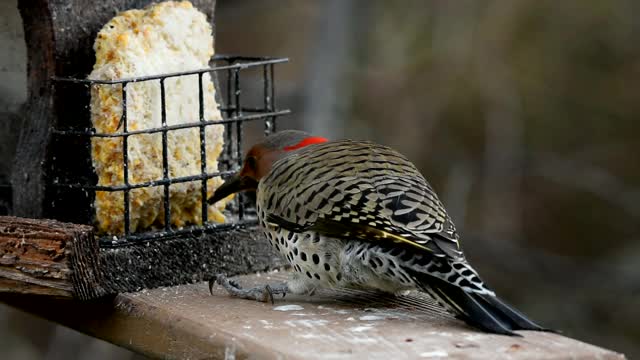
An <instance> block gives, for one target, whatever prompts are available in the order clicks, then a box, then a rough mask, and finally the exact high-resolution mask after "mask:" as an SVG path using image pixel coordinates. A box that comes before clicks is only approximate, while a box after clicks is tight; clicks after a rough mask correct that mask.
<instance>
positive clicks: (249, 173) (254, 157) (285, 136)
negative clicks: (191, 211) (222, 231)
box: [207, 130, 327, 204]
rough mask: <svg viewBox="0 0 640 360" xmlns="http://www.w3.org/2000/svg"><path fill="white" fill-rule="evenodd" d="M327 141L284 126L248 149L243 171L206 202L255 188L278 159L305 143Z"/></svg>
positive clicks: (226, 182)
mask: <svg viewBox="0 0 640 360" xmlns="http://www.w3.org/2000/svg"><path fill="white" fill-rule="evenodd" d="M326 141H327V139H325V138H323V137H318V136H312V135H311V134H309V133H306V132H304V131H298V130H284V131H280V132H277V133H274V134H272V135H269V136H267V137H266V138H264V139H263V140H262V141H261V142H259V143H257V144H255V145H253V146H252V147H251V149H249V152H247V155H246V156H245V158H244V161H243V163H242V169H240V172H238V173H237V174H236V175H234V176H232V177H230V178H229V179H227V180H226V181H225V182H224V183H223V184H222V185H220V187H219V188H218V189H217V190H216V191H215V192H214V193H213V196H211V197H210V198H209V200H207V202H208V203H209V204H214V203H216V202H218V201H220V200H222V199H224V198H226V197H227V196H229V195H231V194H234V193H237V192H240V191H255V190H256V189H257V188H258V183H259V182H260V179H262V178H263V177H264V176H265V175H267V174H268V173H269V171H271V167H272V166H273V164H274V163H275V162H276V161H278V160H280V159H282V158H283V157H286V156H288V155H289V154H291V153H293V152H295V151H296V150H298V149H301V148H303V147H305V146H308V145H313V144H318V143H323V142H326Z"/></svg>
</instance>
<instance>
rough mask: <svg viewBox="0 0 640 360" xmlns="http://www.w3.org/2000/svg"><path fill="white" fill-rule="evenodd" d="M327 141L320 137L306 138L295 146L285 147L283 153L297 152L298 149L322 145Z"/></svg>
mask: <svg viewBox="0 0 640 360" xmlns="http://www.w3.org/2000/svg"><path fill="white" fill-rule="evenodd" d="M327 141H329V140H328V139H326V138H323V137H320V136H309V137H308V138H304V139H302V141H300V142H299V143H297V144H295V145H291V146H285V148H284V151H293V150H298V149H300V148H303V147H305V146H309V145H313V144H320V143H324V142H327Z"/></svg>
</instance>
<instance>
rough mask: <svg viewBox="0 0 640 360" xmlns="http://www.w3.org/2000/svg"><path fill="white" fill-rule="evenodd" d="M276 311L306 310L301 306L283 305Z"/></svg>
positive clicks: (276, 308)
mask: <svg viewBox="0 0 640 360" xmlns="http://www.w3.org/2000/svg"><path fill="white" fill-rule="evenodd" d="M273 310H275V311H299V310H304V308H303V307H302V306H300V305H293V304H292V305H281V306H276V307H274V308H273Z"/></svg>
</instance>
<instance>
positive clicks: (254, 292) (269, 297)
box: [209, 274, 288, 304]
mask: <svg viewBox="0 0 640 360" xmlns="http://www.w3.org/2000/svg"><path fill="white" fill-rule="evenodd" d="M215 283H218V284H219V285H220V286H222V287H223V288H224V289H225V290H227V292H228V293H229V294H231V295H233V296H237V297H239V298H242V299H250V300H256V301H261V302H271V304H274V303H275V301H274V298H273V295H274V294H282V297H284V296H285V295H286V294H287V291H288V288H287V286H286V285H280V286H275V288H274V287H272V286H271V285H264V286H258V287H254V288H251V289H243V288H242V287H241V286H240V285H239V284H238V283H237V282H236V281H233V280H229V279H227V277H226V276H225V275H223V274H218V275H217V276H216V277H215V279H214V278H211V279H209V292H210V293H211V294H212V295H213V285H214V284H215Z"/></svg>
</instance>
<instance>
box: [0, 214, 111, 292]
mask: <svg viewBox="0 0 640 360" xmlns="http://www.w3.org/2000/svg"><path fill="white" fill-rule="evenodd" d="M97 261H98V247H97V243H96V242H95V240H94V238H93V233H92V229H91V227H89V226H85V225H75V224H68V223H61V222H58V221H54V220H32V219H24V218H16V217H4V216H3V217H0V292H18V293H36V294H48V295H56V296H75V297H77V298H79V299H88V298H94V297H97V296H100V295H103V294H104V290H103V289H102V287H101V285H100V283H101V278H100V273H99V272H97V271H96V270H97Z"/></svg>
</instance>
